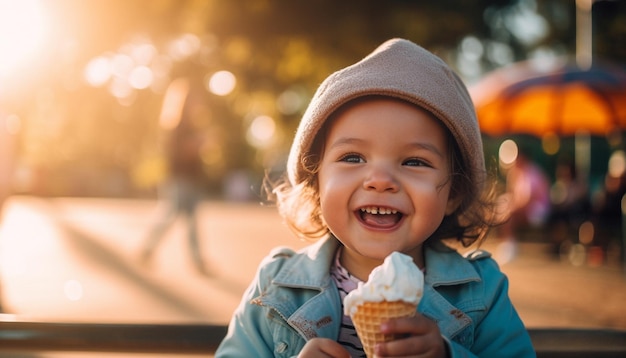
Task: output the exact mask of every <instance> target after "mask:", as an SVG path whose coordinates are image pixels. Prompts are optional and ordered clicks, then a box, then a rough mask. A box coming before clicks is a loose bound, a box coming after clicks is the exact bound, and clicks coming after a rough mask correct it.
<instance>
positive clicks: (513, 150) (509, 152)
mask: <svg viewBox="0 0 626 358" xmlns="http://www.w3.org/2000/svg"><path fill="white" fill-rule="evenodd" d="M517 154H518V149H517V144H516V143H515V141H513V140H512V139H507V140H505V141H504V142H502V144H500V149H499V151H498V157H499V159H500V164H501V165H502V166H504V167H508V166H510V165H512V164H513V163H515V160H516V159H517Z"/></svg>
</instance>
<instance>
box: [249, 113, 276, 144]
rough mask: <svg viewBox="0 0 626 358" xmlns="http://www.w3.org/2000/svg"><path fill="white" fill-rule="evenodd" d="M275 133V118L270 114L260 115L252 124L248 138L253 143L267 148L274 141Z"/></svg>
mask: <svg viewBox="0 0 626 358" xmlns="http://www.w3.org/2000/svg"><path fill="white" fill-rule="evenodd" d="M275 133H276V122H274V119H272V118H271V117H269V116H258V117H256V118H255V119H254V120H253V121H252V123H251V124H250V127H249V128H248V133H247V136H246V138H247V139H248V143H250V144H251V145H253V146H255V147H257V148H265V147H267V146H269V145H270V144H272V143H273V139H274V135H275Z"/></svg>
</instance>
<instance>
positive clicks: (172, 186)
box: [141, 78, 206, 274]
mask: <svg viewBox="0 0 626 358" xmlns="http://www.w3.org/2000/svg"><path fill="white" fill-rule="evenodd" d="M199 97H200V96H199V92H196V91H194V90H192V89H191V84H190V82H189V80H187V79H185V78H179V79H177V80H175V81H173V82H172V83H171V84H170V86H169V88H168V90H167V92H166V94H165V98H164V101H163V107H162V110H161V115H160V118H159V124H160V127H161V128H162V129H163V130H164V132H165V150H166V160H167V165H168V168H167V170H168V177H167V179H166V181H165V183H164V184H163V185H162V187H161V188H160V193H159V195H160V196H162V197H163V198H164V200H163V201H162V203H161V208H160V209H161V213H160V215H159V217H158V220H157V221H156V222H155V223H154V225H153V226H152V227H151V229H150V231H149V232H148V236H147V238H146V240H145V243H144V247H143V251H142V255H141V258H142V261H143V262H144V263H148V262H149V261H150V259H151V258H152V256H153V254H154V252H155V251H156V249H157V246H158V245H159V243H160V242H161V240H162V238H163V235H164V234H165V232H166V231H167V229H168V228H169V227H170V226H171V225H172V224H173V223H174V222H175V221H176V219H177V218H178V217H179V216H183V217H184V218H185V220H186V223H187V236H188V241H189V250H190V255H191V258H192V259H193V263H194V264H195V266H196V268H197V269H198V271H199V272H200V273H203V274H204V273H206V271H205V270H206V268H205V265H204V260H203V258H202V250H201V246H200V242H199V234H198V223H197V216H196V209H197V206H198V204H199V202H200V201H201V199H202V197H203V194H204V190H203V177H204V167H203V163H202V159H201V155H200V152H201V148H202V145H203V142H204V135H203V133H201V132H200V131H199V130H198V129H197V128H196V127H195V126H194V121H193V120H192V117H193V114H194V111H195V107H196V106H199V105H202V104H201V98H199Z"/></svg>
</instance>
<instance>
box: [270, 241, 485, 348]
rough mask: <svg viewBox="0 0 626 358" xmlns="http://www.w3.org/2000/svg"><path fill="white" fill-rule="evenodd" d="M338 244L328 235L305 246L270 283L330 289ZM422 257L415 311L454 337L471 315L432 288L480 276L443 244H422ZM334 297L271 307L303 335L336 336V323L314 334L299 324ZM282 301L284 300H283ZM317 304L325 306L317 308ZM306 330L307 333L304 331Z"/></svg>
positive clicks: (444, 333) (314, 315)
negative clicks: (423, 271) (421, 292)
mask: <svg viewBox="0 0 626 358" xmlns="http://www.w3.org/2000/svg"><path fill="white" fill-rule="evenodd" d="M338 246H339V241H338V240H337V239H335V238H334V237H330V238H327V239H323V240H320V241H319V242H317V243H315V244H313V245H311V246H309V247H307V248H305V249H304V250H303V251H301V253H302V254H301V255H295V256H294V257H292V259H291V260H287V261H286V263H285V266H284V267H283V269H282V270H280V272H279V273H278V275H276V277H275V278H274V280H273V282H274V283H275V284H276V285H278V286H287V287H299V288H309V289H313V290H319V291H323V290H324V289H327V288H330V287H331V286H332V285H333V284H332V279H331V278H330V276H329V275H328V272H329V269H330V265H331V264H332V262H333V260H334V258H335V251H336V249H337V247H338ZM424 257H425V261H426V272H427V274H426V275H425V285H424V299H422V301H421V302H420V306H419V311H420V312H422V313H423V314H424V315H425V316H427V317H429V318H431V319H433V320H435V321H436V322H437V324H438V325H439V329H440V330H441V332H442V334H443V335H445V336H447V337H454V336H455V335H457V334H458V333H459V332H460V331H462V330H463V329H464V328H465V327H467V326H468V325H470V324H471V323H472V321H471V318H470V317H469V316H467V315H466V314H465V313H464V312H463V311H462V310H461V309H459V308H458V307H455V306H454V305H453V304H452V303H450V302H449V301H448V300H447V299H446V298H445V297H443V296H442V295H441V294H440V293H439V292H438V291H437V290H436V288H437V287H441V286H454V285H462V284H467V283H470V282H479V281H481V278H480V275H479V274H478V272H477V271H476V270H475V269H474V267H473V265H472V264H471V263H470V262H469V261H468V260H467V259H465V258H463V257H462V256H461V255H460V254H458V253H457V252H456V251H455V250H453V249H451V248H449V247H447V246H445V245H443V244H437V243H434V244H426V245H424ZM322 268H323V269H322ZM338 298H339V295H338V294H337V295H336V298H335V297H334V295H332V296H328V295H319V296H317V297H314V298H312V299H311V300H309V301H307V302H306V303H305V304H304V305H303V306H302V307H300V308H299V309H298V308H297V307H290V308H287V307H284V305H283V304H278V305H277V306H274V308H275V309H277V310H278V311H279V312H281V314H283V315H285V316H286V317H288V318H287V320H288V321H289V322H290V323H291V324H292V325H293V326H295V327H296V328H297V329H298V330H299V331H300V332H301V333H302V334H303V336H306V337H307V338H312V337H316V336H318V337H329V338H336V337H335V335H336V334H337V332H338V329H339V328H338V326H336V325H331V326H326V327H324V328H323V329H322V330H317V332H316V333H312V331H311V330H310V329H303V328H304V327H300V326H301V323H302V322H312V319H313V318H318V319H319V315H320V313H321V312H320V311H325V310H327V309H329V308H330V307H332V306H335V305H333V304H332V302H330V301H327V300H329V299H331V300H333V299H338ZM322 302H323V304H322ZM274 303H275V304H276V302H274ZM283 303H286V302H284V301H283ZM320 307H326V308H325V309H321V310H320ZM329 313H330V312H329ZM330 314H331V315H332V313H330ZM309 328H310V327H309ZM318 328H321V327H318ZM307 331H308V332H309V334H306V333H304V332H307ZM311 333H312V334H311Z"/></svg>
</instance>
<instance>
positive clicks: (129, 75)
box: [0, 0, 626, 199]
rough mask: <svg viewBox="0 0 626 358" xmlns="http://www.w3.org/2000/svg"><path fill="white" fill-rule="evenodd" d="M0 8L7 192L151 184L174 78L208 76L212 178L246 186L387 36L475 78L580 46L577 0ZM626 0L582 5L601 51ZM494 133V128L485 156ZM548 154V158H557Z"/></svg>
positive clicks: (159, 169)
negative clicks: (323, 96) (345, 70)
mask: <svg viewBox="0 0 626 358" xmlns="http://www.w3.org/2000/svg"><path fill="white" fill-rule="evenodd" d="M581 2H584V1H581ZM589 5H590V4H589ZM0 7H1V8H0V36H1V37H0V52H1V53H2V56H1V59H0V113H1V114H0V118H1V119H2V125H3V128H2V129H3V136H2V143H3V144H2V153H3V162H7V161H8V159H5V158H4V157H8V156H10V157H12V158H13V163H12V165H11V167H12V168H13V169H14V176H13V178H12V179H11V180H10V186H11V191H12V192H14V193H28V194H34V195H41V196H96V197H146V196H148V197H149V196H153V195H155V188H156V187H157V186H156V184H157V183H159V182H160V181H161V180H162V179H163V177H164V175H165V172H166V168H165V161H164V155H165V153H164V150H163V145H162V141H161V140H160V130H159V115H160V111H161V107H162V102H163V99H164V95H165V92H166V89H167V88H168V85H169V84H170V83H171V82H172V81H173V80H175V79H176V78H179V77H187V78H189V79H190V80H191V81H193V82H195V83H196V85H197V86H198V87H200V88H201V89H202V90H201V91H198V93H199V96H202V101H201V105H199V106H197V108H195V110H194V114H193V122H194V126H195V127H196V128H197V129H198V130H199V131H203V132H205V133H206V134H207V138H208V140H206V141H205V142H204V145H203V147H202V148H201V156H202V160H203V163H204V165H205V169H206V170H205V173H204V174H205V175H206V178H205V179H206V180H205V189H206V190H207V191H208V192H210V193H211V194H212V195H214V196H216V197H227V196H228V195H234V196H236V197H237V198H241V197H242V195H243V196H244V197H245V196H246V193H243V194H242V193H240V192H238V191H237V188H232V187H230V186H232V185H234V184H232V183H233V181H232V179H233V178H238V180H236V181H235V182H236V183H242V182H243V183H245V182H246V181H249V182H250V183H251V184H255V183H258V181H259V179H260V178H261V177H262V176H263V175H264V171H265V170H281V169H282V166H283V163H284V160H285V157H286V154H287V150H288V147H289V144H290V141H291V139H292V133H293V132H294V130H295V127H296V126H297V123H298V120H299V118H300V115H301V114H302V112H303V111H304V109H305V108H306V105H307V104H308V100H309V98H310V97H311V96H312V93H313V91H314V90H315V89H316V87H317V85H318V84H319V83H320V82H321V81H322V80H323V78H325V77H326V76H327V75H328V74H329V73H331V72H332V71H335V70H337V69H339V68H341V67H344V66H346V65H348V64H351V63H353V62H355V61H357V60H358V59H360V58H361V57H363V56H364V55H365V54H367V53H368V52H369V51H371V50H372V49H373V48H374V47H375V46H377V45H378V44H379V43H381V42H382V41H384V40H386V39H388V38H391V37H405V38H408V39H411V40H413V41H415V42H417V43H419V44H421V45H422V46H424V47H426V48H428V49H429V50H431V51H433V52H435V53H437V54H438V55H439V56H441V57H442V58H443V59H444V60H446V61H447V62H448V63H449V64H450V65H451V66H453V67H454V68H455V69H456V70H457V71H458V72H459V73H460V74H461V75H462V76H463V77H464V79H465V80H466V82H467V83H468V85H472V84H474V83H476V82H477V81H479V80H480V79H481V77H483V76H484V75H485V74H486V73H487V72H489V71H491V70H493V69H495V68H499V67H504V66H506V65H509V64H511V63H514V62H517V61H521V60H526V59H539V60H541V61H543V62H546V61H551V60H554V59H555V58H562V57H563V56H565V57H572V58H573V56H575V54H576V47H577V45H576V43H577V42H576V39H577V26H576V3H575V2H574V1H571V0H550V1H532V0H499V1H462V0H459V1H453V0H445V1H439V2H418V1H406V0H402V1H388V2H380V1H358V2H357V1H347V2H341V3H337V2H335V1H324V0H323V1H316V2H304V1H291V2H284V1H273V0H248V1H242V0H236V1H217V0H214V1H212V0H204V1H185V0H182V1H178V0H176V1H174V0H172V1H168V0H154V1H153V0H149V1H142V0H136V1H132V2H128V1H122V0H119V1H118V0H106V1H105V0H88V1H78V0H46V1H38V0H24V1H19V2H15V1H7V0H2V1H0ZM625 7H626V5H625V4H624V2H623V1H595V2H593V11H590V10H588V11H589V16H590V17H592V18H593V22H592V24H593V25H592V28H593V32H592V35H591V36H592V40H593V59H594V60H598V61H600V60H610V61H612V62H614V63H616V64H618V65H621V66H622V67H623V63H624V62H625V61H626V48H625V47H624V46H623V44H624V41H625V36H626V25H625V24H626V20H625V17H626V11H625ZM579 31H580V28H579ZM497 145H498V144H493V145H492V144H491V142H488V143H487V148H486V149H487V151H488V153H487V155H488V156H489V155H492V153H494V148H493V146H497ZM610 149H612V147H611V148H604V147H602V148H601V150H602V153H599V155H601V157H598V159H600V158H602V160H598V161H594V163H593V167H592V168H591V169H592V170H593V173H594V175H602V174H600V173H603V172H605V171H606V168H607V164H606V160H604V159H605V158H606V156H607V153H606V152H607V151H608V150H610ZM563 150H568V149H567V145H564V148H563ZM7 152H10V153H11V154H10V155H9V154H6V153H7ZM551 158H556V154H555V153H549V154H548V156H547V157H546V158H541V160H542V161H543V162H544V164H545V165H547V166H553V165H554V164H553V163H552V162H553V160H552V159H551ZM3 165H5V166H6V165H8V164H3ZM548 171H549V172H550V173H553V172H554V170H552V168H551V167H549V168H548ZM3 172H4V173H8V172H7V170H3ZM5 175H6V174H5ZM5 180H6V179H5ZM229 183H230V184H229ZM243 185H246V184H243ZM247 194H248V195H250V196H254V192H249V193H247ZM254 199H256V198H254Z"/></svg>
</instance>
